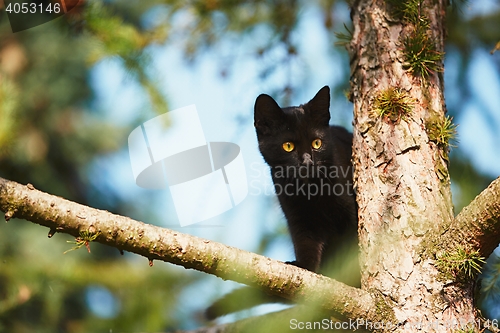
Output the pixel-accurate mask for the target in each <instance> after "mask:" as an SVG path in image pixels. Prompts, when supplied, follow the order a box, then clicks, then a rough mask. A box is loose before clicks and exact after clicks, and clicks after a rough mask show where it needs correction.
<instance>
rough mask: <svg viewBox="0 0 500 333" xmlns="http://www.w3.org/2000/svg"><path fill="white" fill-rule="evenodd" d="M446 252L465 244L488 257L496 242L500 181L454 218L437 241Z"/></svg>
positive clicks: (499, 233) (499, 235) (498, 237)
mask: <svg viewBox="0 0 500 333" xmlns="http://www.w3.org/2000/svg"><path fill="white" fill-rule="evenodd" d="M437 241H438V242H439V243H440V244H443V245H446V246H447V247H448V248H449V249H452V247H454V246H457V245H459V244H461V245H465V244H469V245H472V247H473V248H474V249H475V250H478V251H479V252H480V253H481V255H482V256H484V257H488V256H489V255H490V254H491V253H492V252H493V250H494V249H495V248H496V247H497V246H498V243H499V242H500V177H499V178H497V179H495V180H494V181H493V182H491V184H490V185H489V186H488V187H487V188H486V189H485V190H484V191H482V192H481V193H480V194H479V195H478V196H477V197H476V198H475V199H474V200H473V201H472V202H471V203H470V204H469V205H468V206H467V207H465V208H463V209H462V211H461V212H460V213H459V214H458V215H457V216H456V218H455V220H454V222H453V223H452V224H451V225H450V226H449V227H448V228H447V230H446V231H445V233H444V234H443V235H442V236H441V237H439V240H437Z"/></svg>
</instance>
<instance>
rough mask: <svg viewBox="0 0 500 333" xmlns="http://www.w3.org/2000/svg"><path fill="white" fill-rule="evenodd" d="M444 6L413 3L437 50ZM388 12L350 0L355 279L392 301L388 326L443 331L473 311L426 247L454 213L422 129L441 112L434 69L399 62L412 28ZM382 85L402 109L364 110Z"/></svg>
mask: <svg viewBox="0 0 500 333" xmlns="http://www.w3.org/2000/svg"><path fill="white" fill-rule="evenodd" d="M446 6H447V1H445V0H435V1H434V0H427V1H423V2H422V6H421V11H422V15H426V17H427V19H428V20H429V29H428V31H429V33H431V34H432V35H433V36H432V37H431V38H432V39H433V40H434V42H435V44H436V45H435V46H436V50H437V51H438V52H443V49H444V35H445V28H444V22H445V12H446ZM389 11H390V10H389V6H388V5H387V4H386V2H385V1H382V0H376V1H357V2H355V4H354V7H353V8H352V18H353V23H354V27H355V28H354V34H353V39H352V41H351V44H350V50H349V51H350V54H351V99H352V101H353V103H354V119H355V120H354V143H353V150H354V153H353V155H354V160H353V163H354V167H355V175H354V178H355V179H354V181H355V186H356V191H357V200H358V205H359V207H360V208H359V236H360V248H361V254H360V264H361V269H362V288H363V289H365V290H378V291H379V292H380V293H381V294H382V295H383V296H384V297H385V299H386V302H387V303H389V304H392V305H393V309H394V313H395V316H396V318H397V320H398V324H399V325H401V326H398V327H396V328H395V330H394V331H412V332H416V331H424V332H437V331H439V332H445V331H446V332H451V331H454V330H456V329H457V328H458V327H456V326H453V325H454V323H459V322H474V320H475V318H476V311H475V310H474V305H473V297H472V288H471V285H470V284H468V285H465V286H464V285H462V284H453V283H451V284H448V283H449V282H450V281H445V279H443V278H442V277H441V276H440V274H439V272H438V270H437V268H436V267H435V259H436V258H435V257H434V256H433V255H432V254H431V255H429V251H427V250H428V248H426V244H428V242H429V240H430V239H433V240H434V239H436V237H439V235H440V232H441V231H442V230H443V229H446V228H447V227H448V226H450V224H451V223H452V221H453V220H454V216H453V205H452V202H451V191H450V182H449V176H448V173H447V160H446V158H445V157H444V156H443V152H442V151H440V149H441V148H440V147H438V145H437V144H436V143H435V142H433V141H432V140H431V139H430V138H429V134H428V129H427V128H426V126H427V124H428V122H429V119H433V118H436V117H438V118H444V115H445V113H446V109H445V103H444V96H443V81H442V80H443V76H442V75H441V73H439V72H437V71H435V72H432V73H430V75H429V76H428V77H426V78H423V77H422V76H419V75H416V73H412V72H411V71H409V70H408V69H407V68H406V67H407V65H406V64H405V56H404V54H403V52H404V50H403V40H404V38H405V37H406V36H407V34H408V33H409V31H410V30H411V29H412V27H411V25H409V24H407V22H404V20H397V19H394V18H393V17H392V16H391V14H390V12H389ZM388 89H393V90H394V89H395V90H397V91H401V92H403V93H404V94H405V95H406V96H407V97H408V101H412V110H411V113H409V115H406V116H402V117H400V118H398V119H387V118H384V117H381V116H377V115H376V113H374V108H375V106H374V101H375V100H376V99H377V96H380V94H382V93H383V92H384V91H387V90H388ZM445 154H446V153H445ZM405 325H406V326H405ZM408 328H410V329H409V330H408Z"/></svg>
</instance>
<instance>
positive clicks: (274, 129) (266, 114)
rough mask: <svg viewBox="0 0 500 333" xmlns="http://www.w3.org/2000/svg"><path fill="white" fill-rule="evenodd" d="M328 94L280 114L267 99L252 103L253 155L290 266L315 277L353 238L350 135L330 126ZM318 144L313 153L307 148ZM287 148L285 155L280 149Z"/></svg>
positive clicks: (354, 217) (324, 92)
mask: <svg viewBox="0 0 500 333" xmlns="http://www.w3.org/2000/svg"><path fill="white" fill-rule="evenodd" d="M329 106H330V89H329V88H328V86H325V87H323V88H322V89H321V90H320V91H319V92H318V93H317V94H316V96H314V98H313V99H312V100H310V101H309V102H308V103H306V104H304V105H300V106H298V107H287V108H283V109H282V108H280V107H279V105H278V104H277V103H276V102H275V101H274V99H273V98H272V97H270V96H268V95H264V94H263V95H260V96H259V97H257V100H256V102H255V114H254V117H255V123H254V124H255V129H256V132H257V138H258V141H259V149H260V151H261V153H262V156H263V157H264V160H265V161H266V162H267V164H269V166H270V167H271V176H272V178H273V182H274V184H275V189H276V193H277V195H278V199H279V202H280V205H281V208H282V209H283V212H284V213H285V217H286V219H287V222H288V228H289V230H290V234H291V236H292V242H293V245H294V249H295V258H296V259H295V262H293V263H294V264H295V265H297V266H300V267H303V268H306V269H309V270H311V271H314V272H316V271H318V269H319V268H320V265H321V263H324V262H325V258H326V257H328V256H329V255H331V254H332V253H333V252H335V251H336V250H337V248H339V246H341V245H342V244H343V243H344V241H345V240H349V239H353V238H355V237H356V234H357V208H356V199H355V195H354V191H353V187H352V185H353V184H352V171H353V170H352V164H351V149H352V148H351V145H352V134H351V133H349V132H348V131H347V130H346V129H344V128H343V127H339V126H330V125H329V121H330V111H329ZM316 139H321V141H322V145H321V147H320V148H319V149H314V148H313V147H312V142H313V141H314V140H316ZM285 142H293V143H294V145H295V147H294V149H293V150H292V151H291V152H286V151H285V150H284V149H283V147H282V145H283V143H285Z"/></svg>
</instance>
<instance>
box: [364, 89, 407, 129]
mask: <svg viewBox="0 0 500 333" xmlns="http://www.w3.org/2000/svg"><path fill="white" fill-rule="evenodd" d="M414 104H415V101H414V100H413V98H411V97H410V96H408V94H407V93H406V91H404V90H401V89H400V88H394V87H390V88H388V89H386V90H383V91H381V92H379V93H378V95H377V96H376V97H375V100H374V102H373V111H372V116H374V117H380V118H383V119H385V120H386V121H391V122H393V123H398V122H399V121H400V120H401V119H403V120H405V119H406V117H408V116H409V115H410V114H411V112H412V111H413V105H414Z"/></svg>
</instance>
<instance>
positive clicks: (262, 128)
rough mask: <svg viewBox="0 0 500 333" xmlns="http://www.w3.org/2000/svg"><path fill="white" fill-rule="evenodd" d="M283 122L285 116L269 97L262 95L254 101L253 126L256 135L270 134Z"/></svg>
mask: <svg viewBox="0 0 500 333" xmlns="http://www.w3.org/2000/svg"><path fill="white" fill-rule="evenodd" d="M284 121H285V114H284V113H283V110H282V109H281V108H280V106H279V105H278V103H276V101H275V100H274V99H273V98H272V97H271V96H269V95H266V94H262V95H259V97H257V99H256V100H255V106H254V126H255V129H256V130H257V133H258V134H267V133H272V132H273V130H275V129H276V128H277V127H279V126H280V125H283V123H284Z"/></svg>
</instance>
